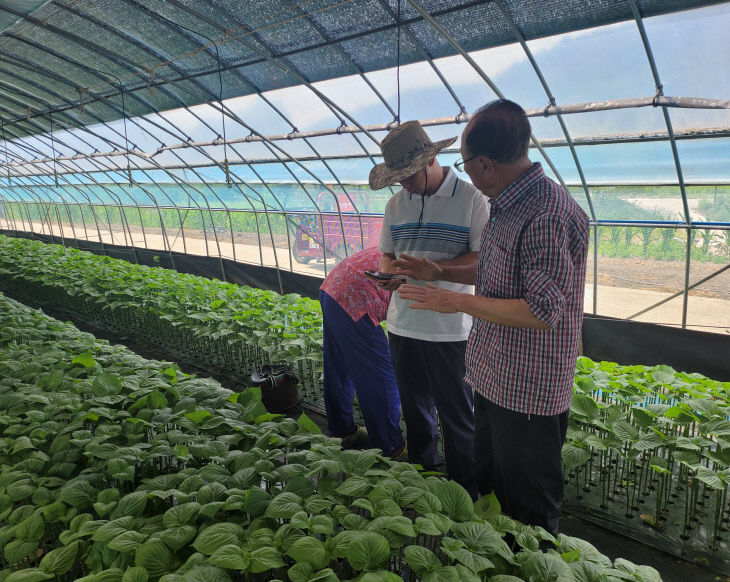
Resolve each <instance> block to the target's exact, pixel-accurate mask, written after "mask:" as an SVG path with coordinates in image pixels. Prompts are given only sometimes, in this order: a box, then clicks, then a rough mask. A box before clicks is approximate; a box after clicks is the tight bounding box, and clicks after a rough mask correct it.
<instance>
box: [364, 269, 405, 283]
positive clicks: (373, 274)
mask: <svg viewBox="0 0 730 582" xmlns="http://www.w3.org/2000/svg"><path fill="white" fill-rule="evenodd" d="M364 273H365V276H366V277H368V278H369V279H372V280H373V281H378V282H382V281H390V280H392V279H398V280H399V281H401V282H403V283H405V282H406V278H405V277H404V276H403V275H396V274H395V273H383V272H381V271H364Z"/></svg>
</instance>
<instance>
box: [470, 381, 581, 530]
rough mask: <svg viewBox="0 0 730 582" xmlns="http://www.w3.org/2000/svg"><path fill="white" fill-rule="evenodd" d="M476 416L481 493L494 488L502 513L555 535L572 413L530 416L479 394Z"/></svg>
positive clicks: (478, 482) (476, 459)
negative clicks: (565, 449) (563, 453)
mask: <svg viewBox="0 0 730 582" xmlns="http://www.w3.org/2000/svg"><path fill="white" fill-rule="evenodd" d="M474 417H475V434H474V456H475V461H476V462H475V465H476V473H477V475H476V480H477V486H478V487H479V493H480V494H481V495H487V494H489V493H491V492H492V491H494V493H495V495H496V496H497V499H498V500H499V503H500V505H501V506H502V512H503V513H505V514H507V515H509V516H510V517H512V518H513V519H516V520H518V521H521V522H522V523H526V524H529V525H539V526H542V527H544V528H545V529H546V530H547V531H549V532H550V533H552V534H557V533H558V521H559V519H560V510H561V508H562V504H563V460H562V456H561V450H562V448H563V443H564V442H565V435H566V433H567V430H568V411H567V410H566V411H565V412H563V413H561V414H556V415H554V416H537V415H534V414H531V415H527V414H522V413H520V412H513V411H511V410H507V409H506V408H502V407H501V406H497V405H496V404H494V403H493V402H490V401H489V400H487V399H485V398H482V397H481V396H480V395H478V394H475V395H474Z"/></svg>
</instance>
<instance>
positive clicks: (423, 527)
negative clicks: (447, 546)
mask: <svg viewBox="0 0 730 582" xmlns="http://www.w3.org/2000/svg"><path fill="white" fill-rule="evenodd" d="M414 527H415V530H416V531H417V532H418V533H420V534H425V535H428V536H439V535H441V530H440V529H439V528H437V527H436V524H435V523H434V522H433V521H431V520H430V519H428V518H427V517H420V516H419V517H417V518H416V523H415V526H414Z"/></svg>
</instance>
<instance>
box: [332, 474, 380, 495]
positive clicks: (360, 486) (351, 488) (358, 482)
mask: <svg viewBox="0 0 730 582" xmlns="http://www.w3.org/2000/svg"><path fill="white" fill-rule="evenodd" d="M371 488H372V485H370V481H368V480H367V479H366V478H365V477H360V476H355V477H350V478H348V479H345V481H344V482H343V483H342V485H340V486H339V487H337V489H335V491H336V492H337V493H340V494H342V495H347V496H349V497H361V496H363V495H366V494H367V492H368V491H370V489H371Z"/></svg>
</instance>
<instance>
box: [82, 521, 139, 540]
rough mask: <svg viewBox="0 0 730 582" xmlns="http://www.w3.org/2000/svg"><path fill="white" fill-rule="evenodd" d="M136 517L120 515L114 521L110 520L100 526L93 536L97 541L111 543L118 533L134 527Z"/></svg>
mask: <svg viewBox="0 0 730 582" xmlns="http://www.w3.org/2000/svg"><path fill="white" fill-rule="evenodd" d="M133 521H134V518H133V517H131V516H126V517H120V518H119V519H115V520H114V521H109V522H107V523H105V524H104V525H102V526H101V527H99V528H98V529H97V530H96V531H95V532H94V535H93V536H92V537H91V539H93V540H94V541H96V542H102V543H107V544H108V543H109V542H110V541H112V540H113V539H114V538H115V537H117V536H118V535H121V534H123V533H124V532H126V531H129V530H131V529H133V528H132V525H133Z"/></svg>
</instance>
